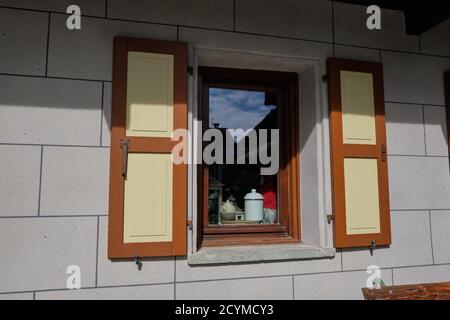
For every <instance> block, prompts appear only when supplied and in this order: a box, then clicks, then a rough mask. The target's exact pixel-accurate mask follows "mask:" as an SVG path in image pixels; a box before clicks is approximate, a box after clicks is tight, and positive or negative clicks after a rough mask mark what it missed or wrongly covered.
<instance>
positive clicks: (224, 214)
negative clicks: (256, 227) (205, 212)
mask: <svg viewBox="0 0 450 320" xmlns="http://www.w3.org/2000/svg"><path fill="white" fill-rule="evenodd" d="M220 218H221V220H222V221H233V220H236V208H235V206H234V205H233V203H232V202H231V201H230V200H227V201H225V202H222V206H221V207H220Z"/></svg>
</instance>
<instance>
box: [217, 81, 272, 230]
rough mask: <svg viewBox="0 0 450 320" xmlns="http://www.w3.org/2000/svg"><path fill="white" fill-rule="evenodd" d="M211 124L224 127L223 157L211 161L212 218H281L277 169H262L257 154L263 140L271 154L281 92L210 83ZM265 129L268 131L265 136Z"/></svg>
mask: <svg viewBox="0 0 450 320" xmlns="http://www.w3.org/2000/svg"><path fill="white" fill-rule="evenodd" d="M209 128H211V129H217V130H219V131H220V133H221V136H222V139H223V140H222V141H223V163H224V164H212V165H210V166H209V167H208V173H209V190H208V192H209V193H208V220H209V224H210V225H217V224H223V225H230V224H236V225H243V224H273V223H278V214H277V194H278V179H277V175H272V176H271V175H261V167H263V165H262V164H261V162H260V157H259V153H260V151H261V150H260V147H259V146H260V145H262V146H267V149H268V150H264V153H267V155H268V156H269V157H272V158H273V155H272V154H271V152H272V148H271V143H270V142H271V139H270V138H271V130H274V129H276V130H277V129H278V106H277V95H276V94H275V93H273V92H269V91H268V92H264V91H251V90H235V89H226V88H210V90H209ZM239 129H241V130H239ZM261 129H266V130H267V134H266V135H264V136H262V135H261ZM227 139H229V140H228V141H229V144H228V148H227V142H226V141H227ZM264 141H267V143H264ZM262 149H265V148H262ZM231 150H232V154H231V156H230V151H231ZM227 153H228V154H227ZM227 156H228V159H227ZM277 156H278V155H277ZM230 162H231V163H230Z"/></svg>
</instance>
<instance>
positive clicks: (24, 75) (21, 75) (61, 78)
mask: <svg viewBox="0 0 450 320" xmlns="http://www.w3.org/2000/svg"><path fill="white" fill-rule="evenodd" d="M0 76H6V77H23V78H38V79H53V80H70V81H85V82H100V83H101V82H105V83H112V80H105V79H103V80H102V79H85V78H71V77H58V76H49V75H47V76H45V75H44V76H40V75H36V74H23V73H8V72H0Z"/></svg>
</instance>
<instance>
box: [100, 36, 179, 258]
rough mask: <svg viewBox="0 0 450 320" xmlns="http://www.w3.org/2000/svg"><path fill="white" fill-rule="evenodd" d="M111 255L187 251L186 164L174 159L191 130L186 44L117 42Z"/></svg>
mask: <svg viewBox="0 0 450 320" xmlns="http://www.w3.org/2000/svg"><path fill="white" fill-rule="evenodd" d="M111 118H112V119H111V162H110V193H109V235H108V237H109V240H108V257H109V258H110V259H113V258H134V257H149V256H175V255H185V254H186V210H187V189H186V188H187V171H186V164H180V165H175V164H174V163H173V162H172V159H171V152H172V147H173V146H174V145H175V144H176V143H177V142H176V141H172V140H171V137H172V133H173V131H174V130H175V129H178V128H186V127H187V47H186V45H185V44H182V43H176V42H168V41H156V40H143V39H131V38H123V37H118V38H116V39H115V41H114V74H113V98H112V116H111Z"/></svg>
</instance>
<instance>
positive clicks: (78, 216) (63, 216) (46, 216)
mask: <svg viewBox="0 0 450 320" xmlns="http://www.w3.org/2000/svg"><path fill="white" fill-rule="evenodd" d="M107 216H108V215H107V214H79V215H76V214H70V215H69V214H68V215H34V216H0V220H1V219H27V218H37V217H39V218H96V217H107Z"/></svg>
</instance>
